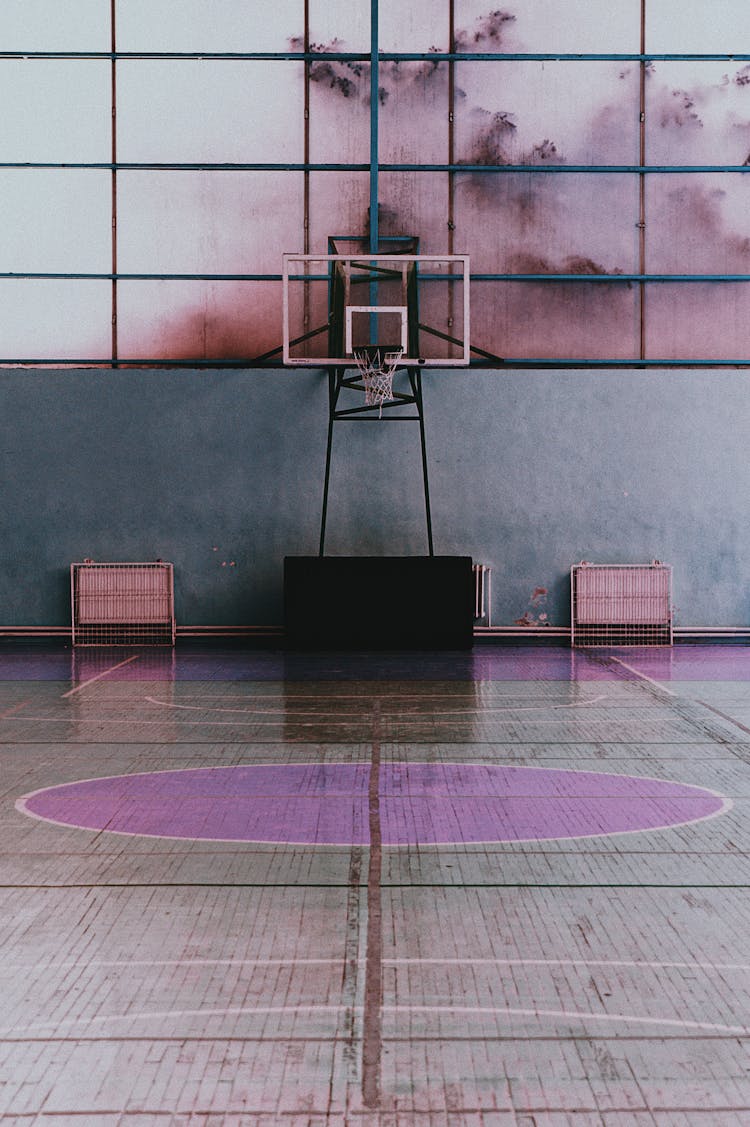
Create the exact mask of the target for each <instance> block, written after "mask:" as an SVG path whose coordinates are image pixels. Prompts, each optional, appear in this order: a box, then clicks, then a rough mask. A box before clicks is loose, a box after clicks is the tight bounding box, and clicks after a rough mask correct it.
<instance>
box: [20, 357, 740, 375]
mask: <svg viewBox="0 0 750 1127" xmlns="http://www.w3.org/2000/svg"><path fill="white" fill-rule="evenodd" d="M27 367H28V368H40V367H44V368H53V367H56V368H100V369H102V368H117V369H120V368H154V369H167V368H198V369H204V368H208V369H210V368H239V369H253V368H258V369H262V368H284V367H285V365H284V363H283V362H282V361H281V360H268V359H264V358H258V357H249V356H246V357H235V358H233V359H230V360H227V359H225V358H220V357H214V358H209V359H205V358H203V357H193V358H190V357H187V358H182V359H179V360H173V359H166V358H165V357H163V356H160V357H150V358H144V357H137V356H136V357H127V356H118V357H102V356H98V357H94V358H91V357H74V358H71V357H51V356H37V357H28V356H27V357H7V358H6V357H0V369H1V368H27ZM469 367H470V368H480V369H493V368H497V369H505V368H529V369H535V368H538V369H547V368H582V369H606V368H614V369H622V368H634V369H638V368H750V358H745V359H738V358H730V357H718V358H717V359H714V360H706V359H702V358H701V359H699V358H696V357H689V356H684V357H680V358H679V359H666V360H665V359H641V358H639V357H636V356H633V357H630V358H627V357H626V358H623V357H601V358H598V359H590V358H589V359H581V358H575V357H550V356H544V357H514V356H506V357H504V358H502V359H500V358H499V359H498V360H488V359H475V360H470V361H469ZM286 370H287V371H288V370H289V369H288V368H287V369H286ZM305 370H306V371H308V372H309V371H310V370H313V371H315V370H316V369H314V368H312V369H311V366H307V367H306V368H305ZM320 370H321V371H325V370H326V365H325V364H324V363H321V365H320ZM431 370H432V369H426V370H425V372H424V373H423V375H424V374H427V375H429V372H430V371H431Z"/></svg>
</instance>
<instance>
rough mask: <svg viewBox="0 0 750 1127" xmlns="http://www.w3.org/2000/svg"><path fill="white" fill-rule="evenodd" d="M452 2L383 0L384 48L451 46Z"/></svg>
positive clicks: (381, 29) (445, 48)
mask: <svg viewBox="0 0 750 1127" xmlns="http://www.w3.org/2000/svg"><path fill="white" fill-rule="evenodd" d="M448 12H449V5H448V4H447V3H438V4H436V3H435V0H409V3H408V4H404V3H403V0H380V16H379V21H378V33H379V34H378V39H379V41H380V50H381V51H431V50H438V51H448V50H450V21H449V15H448Z"/></svg>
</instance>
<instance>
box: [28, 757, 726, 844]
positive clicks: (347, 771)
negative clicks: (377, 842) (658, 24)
mask: <svg viewBox="0 0 750 1127" xmlns="http://www.w3.org/2000/svg"><path fill="white" fill-rule="evenodd" d="M369 789H370V766H369V764H366V763H364V764H357V763H324V764H304V763H291V764H283V765H271V764H266V765H260V766H240V767H207V768H198V769H193V770H181V771H158V772H148V773H144V774H137V775H114V776H110V777H107V778H102V779H89V780H83V781H80V782H75V783H65V784H63V785H61V786H55V787H47V788H46V789H44V790H39V791H35V792H34V793H33V794H30V795H26V796H25V797H24V798H23V799H19V802H18V804H17V805H18V807H19V809H20V810H22V811H23V812H24V813H27V814H30V815H32V816H34V817H37V818H41V819H44V820H47V821H51V822H56V823H58V824H62V825H65V826H75V827H78V828H81V829H91V830H108V831H110V832H114V833H124V834H142V835H145V836H149V837H170V838H190V839H199V840H200V839H203V840H214V841H253V842H280V843H281V842H284V843H294V844H302V845H367V844H368V843H369V840H370V819H371V818H372V817H377V818H378V819H379V823H380V829H381V836H382V842H383V844H384V845H412V844H424V845H431V844H432V845H437V844H457V843H471V842H503V841H507V842H513V841H529V840H531V841H544V840H550V839H554V838H571V837H590V836H594V835H600V834H616V833H632V832H633V831H636V830H651V829H661V828H666V827H668V826H676V825H682V824H684V823H686V822H694V821H698V820H699V819H702V818H708V817H712V816H713V815H715V814H718V813H720V812H721V811H723V810H725V809H727V808H728V806H729V801H728V799H725V798H724V797H723V796H722V795H719V794H716V793H715V792H714V791H710V790H706V789H704V788H702V787H696V786H690V785H688V784H686V783H676V782H672V781H670V780H663V779H651V778H644V777H640V776H634V775H611V774H602V773H599V772H594V771H564V770H550V769H547V768H535V767H514V766H490V765H485V764H460V763H384V764H382V765H381V767H380V769H379V775H378V802H377V804H373V807H374V808H373V809H371V808H370V804H369Z"/></svg>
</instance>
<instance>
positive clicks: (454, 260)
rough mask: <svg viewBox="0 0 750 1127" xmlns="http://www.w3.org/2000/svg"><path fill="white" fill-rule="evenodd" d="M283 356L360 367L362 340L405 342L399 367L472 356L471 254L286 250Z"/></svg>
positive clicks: (390, 344)
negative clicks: (358, 353)
mask: <svg viewBox="0 0 750 1127" xmlns="http://www.w3.org/2000/svg"><path fill="white" fill-rule="evenodd" d="M282 281H283V333H284V336H283V341H284V346H283V358H284V363H285V364H289V365H307V366H308V367H328V366H331V365H334V366H338V367H352V366H354V360H353V352H354V350H355V349H357V348H359V347H361V346H363V345H379V346H380V347H382V348H386V349H403V355H402V357H401V359H400V360H399V367H416V366H417V365H419V366H424V367H432V368H444V367H462V366H466V365H468V363H469V313H470V303H469V257H468V255H463V254H452V255H431V254H398V253H391V254H371V253H369V252H367V251H365V252H360V253H358V254H285V255H284V256H283V272H282Z"/></svg>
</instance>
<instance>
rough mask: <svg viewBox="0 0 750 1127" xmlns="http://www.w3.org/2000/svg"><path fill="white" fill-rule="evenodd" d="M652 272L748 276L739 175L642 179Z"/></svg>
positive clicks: (748, 217)
mask: <svg viewBox="0 0 750 1127" xmlns="http://www.w3.org/2000/svg"><path fill="white" fill-rule="evenodd" d="M646 219H647V224H648V226H647V228H646V230H647V232H648V240H647V244H646V245H647V252H648V257H647V264H648V269H649V271H650V272H651V273H653V274H750V179H748V177H747V176H745V175H744V174H742V173H738V174H736V175H731V174H729V173H723V174H720V173H717V174H715V175H712V176H709V175H703V174H701V173H691V174H688V175H683V176H679V175H669V174H654V175H651V176H648V177H646Z"/></svg>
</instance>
